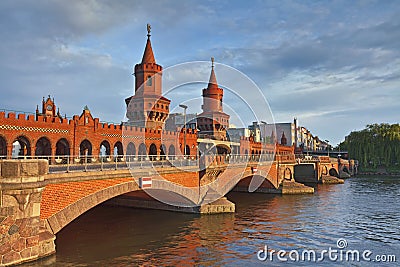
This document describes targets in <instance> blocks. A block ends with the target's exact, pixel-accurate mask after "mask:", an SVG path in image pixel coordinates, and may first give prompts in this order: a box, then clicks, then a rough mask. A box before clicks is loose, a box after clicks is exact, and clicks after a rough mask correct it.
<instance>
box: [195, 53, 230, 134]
mask: <svg viewBox="0 0 400 267" xmlns="http://www.w3.org/2000/svg"><path fill="white" fill-rule="evenodd" d="M211 61H212V65H211V74H210V80H209V82H208V86H207V88H204V89H203V95H202V96H203V105H202V106H201V108H202V110H203V112H202V113H201V114H199V115H198V117H197V125H198V128H199V129H200V133H199V137H200V138H210V139H215V140H222V141H225V140H227V137H226V130H227V129H228V127H229V115H228V114H226V113H224V112H223V108H222V98H223V95H224V90H223V89H222V88H219V87H218V83H217V78H216V76H215V71H214V58H211Z"/></svg>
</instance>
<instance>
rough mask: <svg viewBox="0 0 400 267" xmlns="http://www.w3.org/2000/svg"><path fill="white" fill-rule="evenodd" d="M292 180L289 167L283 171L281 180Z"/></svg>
mask: <svg viewBox="0 0 400 267" xmlns="http://www.w3.org/2000/svg"><path fill="white" fill-rule="evenodd" d="M292 178H293V174H292V170H291V169H290V168H289V167H286V168H285V170H284V171H283V179H285V180H292Z"/></svg>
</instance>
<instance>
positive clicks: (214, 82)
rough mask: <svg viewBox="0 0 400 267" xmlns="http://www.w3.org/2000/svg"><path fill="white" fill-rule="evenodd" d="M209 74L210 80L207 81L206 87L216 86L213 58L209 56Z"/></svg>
mask: <svg viewBox="0 0 400 267" xmlns="http://www.w3.org/2000/svg"><path fill="white" fill-rule="evenodd" d="M211 62H212V65H211V74H210V80H209V81H208V89H211V88H218V82H217V77H216V76H215V72H214V58H213V57H212V58H211Z"/></svg>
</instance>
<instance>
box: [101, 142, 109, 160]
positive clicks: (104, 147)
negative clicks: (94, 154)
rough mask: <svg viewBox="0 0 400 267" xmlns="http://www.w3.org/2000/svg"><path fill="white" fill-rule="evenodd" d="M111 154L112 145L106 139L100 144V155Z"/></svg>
mask: <svg viewBox="0 0 400 267" xmlns="http://www.w3.org/2000/svg"><path fill="white" fill-rule="evenodd" d="M110 155H111V146H110V143H109V142H108V141H107V140H104V141H103V142H101V144H100V157H106V156H110Z"/></svg>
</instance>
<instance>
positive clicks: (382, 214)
mask: <svg viewBox="0 0 400 267" xmlns="http://www.w3.org/2000/svg"><path fill="white" fill-rule="evenodd" d="M228 199H230V200H231V201H233V202H235V203H236V213H235V214H219V215H208V216H204V215H203V216H200V215H193V214H182V213H174V212H167V211H157V210H141V209H131V208H121V207H110V206H104V205H103V206H98V207H96V208H94V209H92V210H90V211H89V212H87V213H85V214H84V215H82V216H80V217H79V218H78V219H77V220H75V221H74V222H72V223H71V224H70V225H68V226H67V227H66V228H64V229H63V230H62V231H61V232H60V233H58V234H57V240H56V245H57V253H56V255H53V256H50V257H48V258H46V259H44V260H41V261H39V262H36V263H30V264H29V265H34V266H35V265H36V266H193V265H196V266H260V265H261V266H263V265H264V266H278V265H282V264H284V265H287V264H285V262H283V261H282V260H281V259H278V258H277V253H272V250H276V251H278V250H284V251H286V254H282V256H281V258H282V259H283V260H285V259H286V260H287V261H288V262H289V263H294V265H296V266H298V265H302V266H308V265H310V264H319V265H321V264H322V265H324V266H337V265H339V264H340V265H348V266H365V265H370V266H377V265H381V266H400V211H399V207H400V178H399V177H364V178H352V179H348V180H346V181H345V184H341V185H318V187H317V188H316V193H315V194H314V195H296V196H280V195H268V194H250V193H230V194H229V195H228ZM338 240H340V242H341V243H339V244H337V242H338ZM346 243H347V246H345V245H346ZM338 245H339V247H338ZM329 248H331V249H336V250H337V253H335V252H332V254H331V255H330V256H331V257H329V255H328V253H325V254H321V253H322V250H329ZM266 249H267V250H266ZM305 250H313V251H315V252H316V256H315V258H313V257H311V258H310V259H308V258H307V254H305V255H304V257H302V253H304V251H305ZM349 250H357V251H358V252H359V255H360V256H359V257H360V261H357V258H356V256H354V258H353V257H352V255H351V254H348V257H347V258H346V257H345V255H346V253H347V251H349ZM366 250H369V251H371V253H369V254H368V252H366V253H367V254H365V256H366V257H365V259H366V260H368V259H370V260H371V261H370V262H367V261H365V260H364V258H362V253H364V252H365V251H366ZM265 251H267V252H268V255H269V256H268V257H267V258H266V259H265V260H264V261H262V260H263V259H264V258H265V253H264V252H265ZM293 251H297V252H298V254H299V256H298V257H297V256H296V252H293ZM271 253H272V258H271V257H270V255H271ZM282 253H283V252H282ZM257 254H258V256H257ZM340 254H342V260H341V259H340V258H339V257H340ZM290 255H291V256H290ZM321 255H322V256H321ZM335 255H336V257H337V258H335ZM354 255H355V254H354ZM391 255H395V257H396V260H397V262H391V263H382V262H380V263H378V262H377V260H376V256H378V257H380V258H378V260H379V259H382V260H387V261H388V260H390V259H389V258H391V257H392V256H391ZM259 258H260V259H261V260H260V259H259ZM321 259H323V260H322V261H321V262H317V261H318V260H321ZM346 259H347V261H346ZM392 260H393V259H392ZM286 263H287V262H286Z"/></svg>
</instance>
